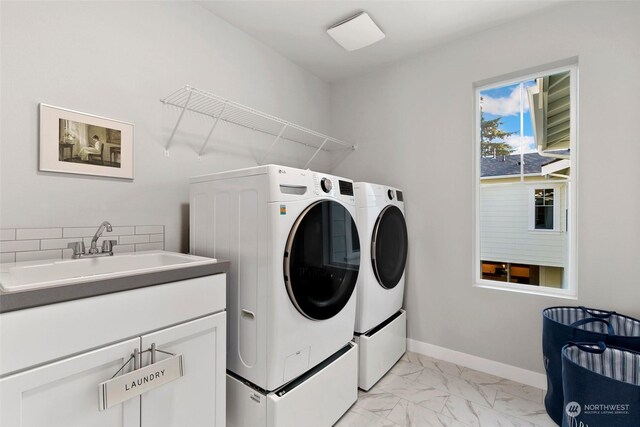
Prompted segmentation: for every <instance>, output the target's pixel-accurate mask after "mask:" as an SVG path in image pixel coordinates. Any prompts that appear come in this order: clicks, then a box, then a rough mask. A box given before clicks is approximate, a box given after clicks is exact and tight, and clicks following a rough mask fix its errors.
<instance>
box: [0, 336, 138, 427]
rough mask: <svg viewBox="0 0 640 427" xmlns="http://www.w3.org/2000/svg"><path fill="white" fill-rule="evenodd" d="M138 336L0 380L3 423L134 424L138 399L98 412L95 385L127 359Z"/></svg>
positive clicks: (24, 426)
mask: <svg viewBox="0 0 640 427" xmlns="http://www.w3.org/2000/svg"><path fill="white" fill-rule="evenodd" d="M139 345H140V339H131V340H127V341H124V342H121V343H119V344H114V345H111V346H108V347H103V348H100V349H98V350H94V351H90V352H88V353H83V354H80V355H78V356H74V357H70V358H68V359H64V360H61V361H59V362H54V363H51V364H48V365H44V366H41V367H38V368H34V369H31V370H28V371H26V372H22V373H20V374H16V375H12V376H9V377H7V378H3V379H2V380H0V405H1V406H0V425H1V426H3V427H44V426H46V427H70V426H91V427H134V426H139V425H140V399H131V400H128V401H126V402H124V403H122V404H120V405H118V406H114V407H113V408H111V409H109V410H107V411H102V412H100V411H99V410H98V384H99V383H101V382H103V381H105V380H107V379H109V378H111V376H112V375H113V374H115V373H116V372H117V371H118V369H120V367H121V366H122V365H124V363H125V362H126V361H127V360H128V359H129V357H130V355H131V353H132V352H133V349H135V348H137V347H138V346H139Z"/></svg>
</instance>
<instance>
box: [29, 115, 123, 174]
mask: <svg viewBox="0 0 640 427" xmlns="http://www.w3.org/2000/svg"><path fill="white" fill-rule="evenodd" d="M40 170H41V171H47V172H63V173H76V174H82V175H96V176H106V177H111V178H124V179H133V124H131V123H126V122H122V121H120V120H114V119H108V118H105V117H100V116H94V115H92V114H85V113H80V112H78V111H73V110H67V109H66V108H60V107H54V106H52V105H47V104H40Z"/></svg>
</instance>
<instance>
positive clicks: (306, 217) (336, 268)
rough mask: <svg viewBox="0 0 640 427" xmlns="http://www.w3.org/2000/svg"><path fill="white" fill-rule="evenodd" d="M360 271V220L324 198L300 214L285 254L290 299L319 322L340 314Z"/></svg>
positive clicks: (286, 281)
mask: <svg viewBox="0 0 640 427" xmlns="http://www.w3.org/2000/svg"><path fill="white" fill-rule="evenodd" d="M359 269H360V248H359V237H358V230H357V229H356V224H355V222H354V220H353V218H352V217H351V214H350V213H349V211H347V209H345V207H344V206H342V205H341V204H340V203H337V202H334V201H331V200H321V201H318V202H315V203H313V204H312V205H310V206H308V207H307V208H306V209H305V210H304V212H302V214H301V215H300V216H299V217H298V219H297V220H296V222H295V224H294V225H293V228H292V229H291V233H290V234H289V239H288V240H287V246H286V248H285V254H284V279H285V284H286V286H287V292H288V293H289V298H291V301H292V302H293V304H294V305H295V307H296V308H297V309H298V311H299V312H300V313H302V314H303V315H304V316H306V317H308V318H310V319H314V320H324V319H329V318H331V317H333V316H335V315H336V314H338V313H339V312H340V311H341V310H342V309H343V308H344V306H345V305H346V304H347V302H348V301H349V298H351V295H352V294H353V291H354V289H355V286H356V280H357V278H358V271H359Z"/></svg>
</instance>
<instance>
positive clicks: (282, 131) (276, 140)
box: [260, 124, 289, 165]
mask: <svg viewBox="0 0 640 427" xmlns="http://www.w3.org/2000/svg"><path fill="white" fill-rule="evenodd" d="M287 126H289V124H285V125H284V126H282V129H280V133H279V134H278V136H276V139H274V140H273V142H272V143H271V146H270V147H269V149H268V150H267V152H266V153H265V154H264V157H263V158H262V161H261V162H260V164H261V165H263V164H264V161H265V160H267V157H268V156H269V153H271V150H273V147H274V146H275V145H276V142H278V140H279V139H280V138H281V137H282V135H283V134H284V131H285V130H286V129H287Z"/></svg>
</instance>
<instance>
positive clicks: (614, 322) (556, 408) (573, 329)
mask: <svg viewBox="0 0 640 427" xmlns="http://www.w3.org/2000/svg"><path fill="white" fill-rule="evenodd" d="M542 319H543V320H542V353H543V356H544V367H545V371H546V373H547V394H546V395H545V398H544V406H545V408H546V409H547V413H548V414H549V416H550V417H551V419H553V421H555V422H556V424H558V425H560V424H561V423H562V414H563V410H564V408H563V406H564V405H563V404H564V395H563V392H562V354H561V353H562V347H564V346H565V345H566V344H567V343H569V342H570V341H576V342H578V341H579V342H591V343H594V342H598V341H603V342H605V343H607V345H613V346H617V347H622V348H627V349H630V350H635V351H640V320H638V319H634V318H632V317H628V316H623V315H621V314H617V313H616V312H613V311H605V310H598V309H593V308H586V307H549V308H547V309H545V310H543V311H542Z"/></svg>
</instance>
